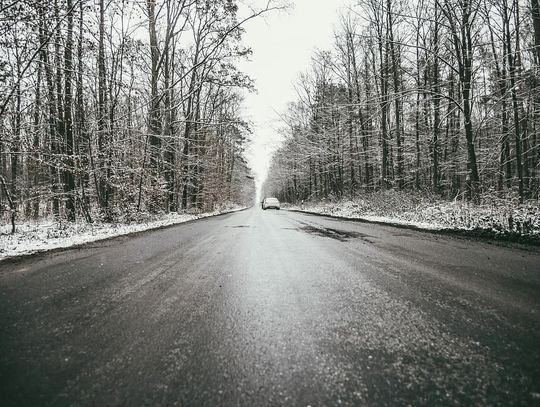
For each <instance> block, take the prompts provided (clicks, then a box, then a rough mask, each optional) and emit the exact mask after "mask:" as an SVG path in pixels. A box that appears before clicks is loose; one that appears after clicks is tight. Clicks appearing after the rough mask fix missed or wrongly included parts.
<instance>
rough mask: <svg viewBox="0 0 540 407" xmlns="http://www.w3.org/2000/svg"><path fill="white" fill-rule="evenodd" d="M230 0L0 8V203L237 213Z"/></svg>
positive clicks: (245, 131)
mask: <svg viewBox="0 0 540 407" xmlns="http://www.w3.org/2000/svg"><path fill="white" fill-rule="evenodd" d="M268 10H269V8H268V7H267V8H266V9H263V10H253V11H252V14H250V15H248V16H246V17H242V18H240V17H239V16H238V5H237V2H236V1H235V0H227V1H221V0H145V1H137V2H133V1H124V0H112V1H105V0H18V1H13V2H11V1H8V2H0V44H1V46H0V175H1V179H0V181H1V183H2V185H1V186H0V187H1V191H0V204H1V205H2V209H3V210H5V211H9V212H11V214H12V216H18V217H19V218H30V217H33V218H39V217H42V216H48V215H50V214H53V215H54V216H56V217H60V218H65V219H68V220H75V219H78V218H85V219H86V220H88V221H91V220H92V219H93V218H94V217H99V218H100V219H103V220H114V219H118V218H127V219H129V218H130V217H133V216H135V214H136V213H138V212H152V213H157V212H168V211H177V210H209V209H213V206H215V205H218V204H222V203H224V202H226V201H230V202H237V203H245V202H247V201H250V200H251V198H252V196H253V194H254V184H253V180H252V177H251V176H250V175H249V169H248V168H247V165H246V162H245V160H244V158H243V150H244V148H245V146H246V142H247V140H248V136H249V134H250V129H249V126H248V124H247V123H246V122H245V121H244V120H243V119H242V118H241V117H239V113H238V112H239V106H240V103H241V102H242V98H241V92H242V91H243V89H249V88H251V87H252V83H251V81H250V79H249V78H248V77H246V76H245V75H244V74H242V73H241V72H239V71H238V69H237V68H236V62H237V61H238V60H239V59H240V58H243V57H245V56H246V55H248V54H249V52H250V50H249V49H247V48H246V47H244V46H243V45H242V42H241V35H242V31H243V29H242V24H243V23H244V22H245V21H246V20H248V19H251V18H254V17H257V16H258V15H260V14H262V13H264V12H266V11H268Z"/></svg>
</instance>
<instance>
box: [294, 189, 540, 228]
mask: <svg viewBox="0 0 540 407" xmlns="http://www.w3.org/2000/svg"><path fill="white" fill-rule="evenodd" d="M288 208H289V209H296V210H302V211H305V212H311V213H318V214H325V215H332V216H339V217H344V218H351V219H363V220H366V221H372V222H383V223H391V224H400V225H408V226H412V227H417V228H422V229H429V230H442V229H446V230H448V229H450V230H466V231H478V232H485V233H486V234H489V235H493V236H505V235H512V236H522V237H526V238H528V237H530V238H534V239H538V238H540V205H539V204H538V202H536V201H532V202H528V203H524V204H519V203H517V202H515V201H514V200H497V199H494V200H491V201H489V200H485V201H484V202H483V203H482V204H473V203H471V202H468V201H462V200H454V201H443V200H435V199H433V198H422V197H419V196H418V195H412V194H407V193H397V192H393V191H388V192H382V193H374V194H371V195H367V196H366V197H365V198H364V199H362V198H358V199H354V200H340V201H328V202H317V203H311V202H307V203H305V204H304V205H303V206H301V205H291V206H288Z"/></svg>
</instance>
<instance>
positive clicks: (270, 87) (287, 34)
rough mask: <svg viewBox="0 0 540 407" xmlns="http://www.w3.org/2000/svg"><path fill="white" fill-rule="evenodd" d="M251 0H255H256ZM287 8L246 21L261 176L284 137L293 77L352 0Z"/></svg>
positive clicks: (249, 105) (252, 156) (301, 2)
mask: <svg viewBox="0 0 540 407" xmlns="http://www.w3.org/2000/svg"><path fill="white" fill-rule="evenodd" d="M257 2H258V1H251V2H250V3H257ZM291 3H293V7H292V8H291V9H290V10H288V11H283V12H273V13H271V14H270V15H268V16H267V17H265V18H257V19H255V20H251V21H249V22H248V23H246V25H245V27H244V28H245V30H246V32H245V34H244V43H245V44H246V45H248V46H250V47H251V48H252V50H253V55H252V56H251V58H250V61H249V62H246V63H242V64H241V69H242V70H243V71H244V72H245V73H247V74H248V75H250V76H251V77H252V78H253V79H254V80H255V86H256V87H257V90H258V92H257V93H256V94H249V95H247V96H246V101H245V103H244V106H245V110H244V116H245V117H246V118H247V119H248V120H251V121H252V122H253V124H254V129H253V130H254V134H253V139H254V140H253V144H252V145H251V147H250V149H249V151H248V160H249V162H250V165H251V168H252V169H253V171H254V173H255V175H256V177H257V180H258V181H259V182H260V181H262V180H263V179H264V177H265V176H266V172H267V169H268V164H269V160H270V157H271V153H272V151H273V149H275V147H276V145H278V142H279V134H278V132H277V129H278V128H279V126H280V123H279V115H278V114H279V113H280V112H284V111H285V109H286V107H287V103H288V102H291V101H294V100H295V98H296V93H295V90H294V83H295V81H296V80H297V79H298V76H299V75H300V73H301V72H303V71H305V70H306V69H307V68H308V67H309V64H310V61H311V57H312V55H313V51H314V50H315V49H317V48H318V49H326V48H329V47H330V45H331V44H332V42H333V31H334V26H335V25H336V23H337V21H338V14H339V11H340V10H341V9H343V7H344V6H345V4H348V3H349V1H348V0H291Z"/></svg>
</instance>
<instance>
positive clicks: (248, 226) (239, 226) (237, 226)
mask: <svg viewBox="0 0 540 407" xmlns="http://www.w3.org/2000/svg"><path fill="white" fill-rule="evenodd" d="M225 227H226V228H233V229H237V228H250V227H252V226H251V225H235V226H225Z"/></svg>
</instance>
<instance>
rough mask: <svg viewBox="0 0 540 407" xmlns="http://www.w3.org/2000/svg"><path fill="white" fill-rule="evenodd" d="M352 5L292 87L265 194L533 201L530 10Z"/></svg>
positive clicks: (537, 56) (498, 5)
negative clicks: (413, 193) (401, 193)
mask: <svg viewBox="0 0 540 407" xmlns="http://www.w3.org/2000/svg"><path fill="white" fill-rule="evenodd" d="M529 1H530V2H529ZM354 4H355V5H354V6H352V7H351V8H350V9H349V10H348V11H347V12H346V13H344V15H343V17H342V18H341V21H340V22H339V24H337V27H338V28H337V29H336V33H335V45H334V46H333V48H332V49H330V50H323V51H319V52H317V53H316V55H315V56H314V57H313V63H312V66H311V68H310V70H309V71H308V72H307V73H306V74H304V75H303V76H302V77H301V78H300V80H299V82H298V100H297V101H296V102H295V103H292V104H291V105H290V108H289V111H288V114H287V115H286V117H285V121H286V129H285V132H286V138H285V142H284V145H283V146H282V148H281V149H280V150H278V152H277V154H276V155H275V157H274V160H273V163H272V165H271V169H270V176H269V179H268V181H267V183H266V188H265V189H266V193H267V194H276V195H278V196H279V198H281V199H282V200H285V201H289V202H295V201H298V200H300V199H314V200H316V199H321V198H325V197H337V198H340V197H344V198H345V197H346V198H348V197H354V196H357V195H358V194H360V193H365V192H367V191H372V190H379V189H395V190H422V191H432V192H434V193H436V194H440V195H441V196H445V197H448V198H454V197H457V196H460V195H461V196H464V197H467V198H469V199H472V200H475V201H478V200H480V199H481V198H482V196H484V194H487V193H489V194H491V195H493V194H499V195H501V196H516V197H517V199H519V200H520V201H523V200H526V199H538V195H539V188H540V184H539V176H540V173H539V162H540V160H539V159H540V140H539V132H540V70H539V62H540V14H539V7H538V0H528V2H525V1H518V0H418V1H417V0H414V1H412V0H406V1H399V2H398V1H395V0H361V1H360V2H355V3H354Z"/></svg>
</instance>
